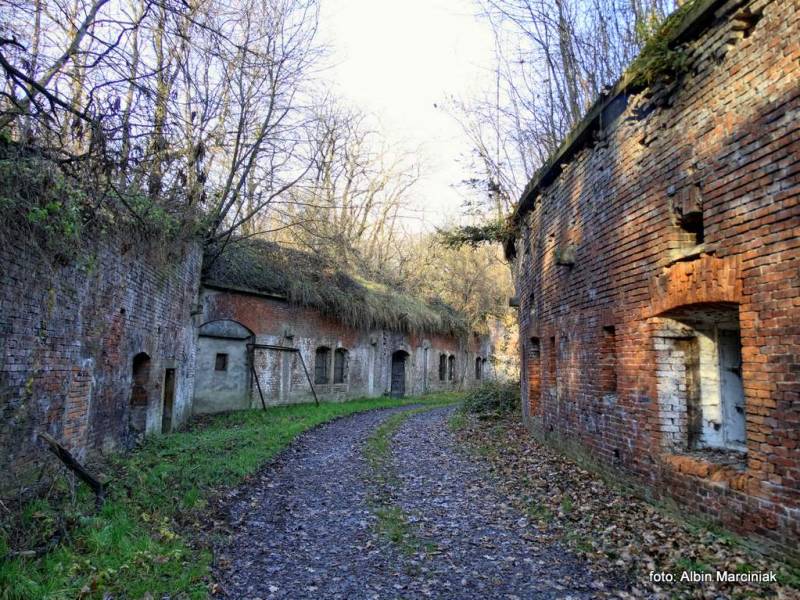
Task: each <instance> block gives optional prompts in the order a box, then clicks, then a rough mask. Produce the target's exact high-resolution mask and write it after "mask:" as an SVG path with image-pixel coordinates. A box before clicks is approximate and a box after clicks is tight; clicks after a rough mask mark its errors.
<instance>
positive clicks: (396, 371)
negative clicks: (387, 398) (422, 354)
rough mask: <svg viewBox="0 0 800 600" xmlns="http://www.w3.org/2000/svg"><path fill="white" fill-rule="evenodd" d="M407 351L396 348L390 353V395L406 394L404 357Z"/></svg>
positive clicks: (400, 396)
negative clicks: (396, 349) (395, 350)
mask: <svg viewBox="0 0 800 600" xmlns="http://www.w3.org/2000/svg"><path fill="white" fill-rule="evenodd" d="M407 358H408V352H406V351H404V350H398V351H397V352H395V353H394V354H392V392H391V393H392V396H393V397H394V398H402V397H403V396H405V395H406V359H407Z"/></svg>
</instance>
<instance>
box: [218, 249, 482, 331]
mask: <svg viewBox="0 0 800 600" xmlns="http://www.w3.org/2000/svg"><path fill="white" fill-rule="evenodd" d="M203 283H205V284H206V285H209V286H212V287H220V288H224V289H231V290H238V291H245V292H255V293H261V294H269V295H274V296H278V297H280V298H283V299H285V300H286V301H288V302H290V303H292V304H296V305H299V306H307V307H312V308H316V309H317V310H319V311H320V312H322V313H323V314H326V315H328V316H332V317H334V318H336V319H337V320H339V321H341V322H343V323H345V324H346V325H349V326H351V327H355V328H363V329H378V328H384V329H389V330H393V331H405V332H415V333H426V332H427V333H443V334H452V335H463V334H465V333H466V332H467V331H468V326H467V321H466V319H465V318H464V315H462V314H461V313H459V312H458V311H456V310H455V309H454V308H452V307H451V306H449V305H447V304H445V303H444V302H442V301H440V300H438V299H429V300H421V299H419V298H417V297H414V296H412V295H410V294H408V293H406V292H403V291H401V290H397V289H393V288H391V287H389V286H387V285H384V284H381V283H377V282H374V281H368V280H365V279H362V278H360V277H356V276H353V275H350V274H348V273H345V272H344V271H342V270H341V269H338V268H336V267H335V266H332V265H329V264H327V263H326V262H325V260H323V259H322V258H320V257H319V256H316V255H312V254H310V253H307V252H302V251H299V250H295V249H291V248H286V247H282V246H280V245H278V244H276V243H273V242H268V241H265V240H258V239H249V240H237V241H235V242H233V243H231V244H229V245H228V246H226V248H225V249H224V250H223V251H222V253H221V254H220V255H219V256H217V257H216V258H213V259H212V258H210V257H207V260H206V267H205V269H204V274H203Z"/></svg>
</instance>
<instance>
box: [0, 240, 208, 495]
mask: <svg viewBox="0 0 800 600" xmlns="http://www.w3.org/2000/svg"><path fill="white" fill-rule="evenodd" d="M146 248H147V243H145V242H142V243H137V244H135V243H133V242H132V241H131V240H130V239H120V240H112V241H107V242H104V243H100V244H98V245H96V246H95V247H94V248H87V249H83V250H82V251H81V256H80V257H79V258H78V259H76V261H74V263H72V264H69V265H66V266H63V265H53V264H50V263H49V262H47V261H45V260H44V259H42V257H41V256H40V255H38V254H37V253H35V252H32V251H31V249H30V247H28V246H27V245H26V244H25V240H21V239H17V240H15V239H9V240H7V243H4V244H3V245H2V246H0V265H2V266H0V269H1V272H2V287H0V334H2V335H0V406H2V424H0V448H2V452H1V454H2V458H1V459H0V461H1V462H0V473H2V476H0V477H1V478H2V480H1V481H0V483H2V487H3V488H7V487H9V486H18V485H24V483H25V482H26V480H25V476H26V475H30V474H32V473H33V471H34V470H35V469H34V468H33V467H35V466H36V465H37V464H39V463H40V462H41V461H48V462H49V461H52V460H53V458H52V456H51V455H49V453H46V452H45V451H44V450H42V449H40V448H39V447H37V445H36V434H37V432H39V431H45V432H49V433H50V434H51V435H53V436H54V437H55V438H56V439H58V440H60V441H61V442H63V443H64V444H65V445H66V446H67V447H68V448H70V449H71V450H72V451H73V452H74V453H75V454H76V455H77V456H78V457H81V458H84V457H85V456H86V454H87V451H90V450H92V449H99V450H107V449H111V448H118V447H124V446H125V445H127V444H128V443H129V442H130V441H131V432H130V431H129V421H130V418H131V410H130V404H131V397H132V391H133V390H132V384H133V372H132V369H133V360H134V357H135V356H136V355H137V354H140V353H142V352H144V353H146V354H147V355H148V356H149V358H150V361H149V363H147V366H148V367H149V368H147V369H145V370H143V371H142V372H143V374H144V378H143V380H142V381H141V386H140V388H139V389H138V392H137V393H138V394H139V395H140V396H141V397H140V398H139V400H140V402H139V403H140V404H141V400H143V401H144V404H142V409H141V418H142V419H143V420H144V422H143V423H142V426H145V427H146V429H147V431H148V432H154V431H161V426H162V423H161V421H162V391H163V389H162V387H163V382H164V374H165V369H175V376H176V378H175V398H174V405H173V411H172V414H171V415H168V416H171V422H172V426H173V427H174V426H176V425H179V424H180V423H182V422H184V421H185V420H186V419H187V418H188V416H189V415H190V413H191V397H192V385H193V383H192V382H193V377H194V358H195V355H194V329H193V325H192V316H191V310H192V306H193V305H194V303H196V302H197V292H198V288H199V281H200V261H201V255H200V251H199V248H198V247H196V246H193V245H190V246H187V247H186V248H184V250H183V251H182V252H181V253H180V255H179V256H175V257H172V258H170V259H169V261H167V262H168V264H167V266H160V265H161V263H159V262H158V261H156V260H155V259H154V258H152V257H151V256H149V255H148V254H147V252H146V251H145V250H144V249H146ZM134 404H135V403H134Z"/></svg>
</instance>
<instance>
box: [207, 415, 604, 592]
mask: <svg viewBox="0 0 800 600" xmlns="http://www.w3.org/2000/svg"><path fill="white" fill-rule="evenodd" d="M398 410H403V409H391V410H383V411H376V412H369V413H361V414H357V415H354V416H351V417H347V418H344V419H340V420H337V421H334V422H332V423H330V424H328V425H325V426H323V427H320V428H317V429H315V430H313V431H311V432H308V433H307V434H304V435H303V436H301V437H300V438H298V440H297V441H295V443H293V444H292V445H291V446H290V447H289V448H288V449H287V450H286V451H284V452H283V453H282V454H281V455H280V456H279V457H278V459H277V460H276V461H275V462H274V463H273V464H272V465H271V466H270V467H268V468H267V469H265V470H264V471H263V472H262V474H261V475H260V476H259V477H257V478H256V479H255V480H254V481H253V482H251V483H250V484H248V486H246V487H244V488H241V489H240V490H238V491H237V492H236V493H235V495H234V498H233V499H232V500H231V504H230V519H231V521H232V523H233V525H232V529H233V534H232V536H231V537H230V540H228V542H227V543H226V544H225V545H223V546H220V547H218V548H216V553H215V554H216V557H217V560H216V566H215V575H216V578H217V581H218V582H219V584H220V586H221V591H222V592H223V593H224V594H225V595H226V596H227V597H229V598H237V599H245V598H248V599H255V598H263V599H266V598H347V599H351V598H352V599H356V598H419V597H432V598H454V599H455V598H459V599H461V598H487V597H491V598H564V599H566V598H592V597H597V596H598V595H600V594H602V592H601V588H606V589H607V587H608V584H607V582H605V583H598V582H596V581H594V580H593V578H592V576H591V574H590V572H589V570H588V568H587V566H586V564H584V563H581V562H580V561H579V560H578V559H577V558H576V557H574V555H572V554H570V553H569V552H568V551H567V550H565V549H564V548H563V547H561V546H559V545H555V544H552V543H546V542H543V541H541V540H537V530H536V528H535V525H533V524H530V523H528V521H527V519H525V518H524V517H523V515H521V514H520V513H519V512H516V511H515V510H514V509H513V508H511V507H510V506H509V505H507V504H506V503H505V502H504V499H503V498H502V497H500V495H499V493H498V492H496V491H495V488H496V486H495V485H493V482H492V477H491V475H490V474H489V473H488V472H487V471H486V470H485V468H484V467H483V465H481V464H479V463H476V462H474V461H472V460H470V459H469V458H468V457H467V456H465V455H464V454H462V453H461V452H460V451H459V450H458V448H457V447H456V446H455V442H454V440H453V437H452V435H451V433H450V431H449V429H448V427H447V418H448V416H449V414H450V412H451V411H452V409H435V410H432V411H427V412H422V413H419V414H416V415H413V416H410V417H409V419H408V420H407V421H405V422H404V424H403V425H402V426H401V428H400V429H399V430H398V431H397V433H396V434H395V436H394V438H393V442H392V453H393V467H394V470H395V473H396V475H397V478H396V482H395V485H393V486H392V487H391V489H390V491H389V498H390V499H391V501H393V502H394V503H395V505H396V506H399V507H400V508H401V509H402V510H403V512H404V513H405V514H406V516H407V518H408V521H409V522H410V525H411V530H412V531H413V535H414V538H415V539H416V540H418V542H419V545H420V550H419V552H408V549H405V551H403V549H401V548H398V547H397V546H395V545H394V544H392V543H391V542H390V541H388V539H386V537H384V536H382V535H381V534H379V533H378V532H377V528H376V526H375V525H376V517H375V516H374V515H373V513H372V511H371V510H370V500H371V499H373V498H374V493H375V491H376V490H375V489H374V488H371V486H370V484H369V483H367V479H366V477H365V474H366V470H367V465H366V463H365V461H364V458H363V454H362V451H363V444H364V441H365V440H366V439H367V437H369V435H370V434H371V433H372V432H373V431H374V429H375V428H376V427H377V426H378V425H380V423H381V422H383V421H384V420H385V419H386V418H387V417H388V416H389V415H390V414H392V413H394V412H397V411H398ZM385 493H386V490H384V494H385ZM423 545H424V547H425V549H426V550H427V551H425V550H423V549H422V546H423Z"/></svg>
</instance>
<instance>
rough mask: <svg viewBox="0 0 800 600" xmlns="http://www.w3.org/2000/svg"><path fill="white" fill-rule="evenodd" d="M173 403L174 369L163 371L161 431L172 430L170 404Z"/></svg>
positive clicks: (167, 431)
mask: <svg viewBox="0 0 800 600" xmlns="http://www.w3.org/2000/svg"><path fill="white" fill-rule="evenodd" d="M173 404H175V369H166V370H165V371H164V411H163V412H162V414H161V433H169V432H170V431H172V406H173Z"/></svg>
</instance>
